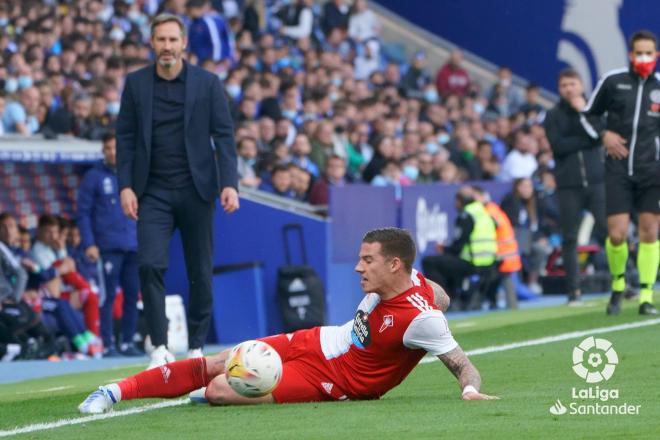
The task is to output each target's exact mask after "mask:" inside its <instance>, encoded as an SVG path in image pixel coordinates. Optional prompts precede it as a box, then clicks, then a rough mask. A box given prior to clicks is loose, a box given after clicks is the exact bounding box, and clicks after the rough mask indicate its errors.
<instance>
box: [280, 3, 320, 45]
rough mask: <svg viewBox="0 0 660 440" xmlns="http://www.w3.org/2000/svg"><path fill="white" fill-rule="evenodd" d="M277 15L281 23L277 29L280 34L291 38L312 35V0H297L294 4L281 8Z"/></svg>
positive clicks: (295, 38) (297, 38)
mask: <svg viewBox="0 0 660 440" xmlns="http://www.w3.org/2000/svg"><path fill="white" fill-rule="evenodd" d="M277 15H278V17H279V18H280V19H281V20H282V23H283V26H282V27H281V28H280V29H279V32H280V34H282V35H284V36H285V37H289V38H291V39H292V40H299V39H301V38H310V37H311V36H312V28H313V25H314V13H313V12H312V0H297V1H296V3H295V4H292V5H287V6H285V7H284V8H282V9H281V10H280V11H279V12H278V14H277Z"/></svg>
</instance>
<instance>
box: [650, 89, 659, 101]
mask: <svg viewBox="0 0 660 440" xmlns="http://www.w3.org/2000/svg"><path fill="white" fill-rule="evenodd" d="M649 98H650V99H651V101H652V102H654V103H656V104H660V89H654V90H651V93H650V94H649Z"/></svg>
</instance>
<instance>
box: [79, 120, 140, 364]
mask: <svg viewBox="0 0 660 440" xmlns="http://www.w3.org/2000/svg"><path fill="white" fill-rule="evenodd" d="M116 166H117V160H116V139H115V135H114V133H111V132H109V133H106V134H105V135H104V136H103V161H102V162H100V163H98V164H96V166H94V167H93V168H92V169H90V170H89V171H87V173H85V176H84V177H83V180H82V182H81V184H80V189H79V190H78V212H77V220H78V225H79V227H80V236H81V247H82V249H84V253H85V256H86V257H87V258H88V259H89V260H90V261H92V262H94V263H95V262H96V261H98V260H99V259H100V261H101V266H102V267H103V268H104V272H103V274H102V276H103V277H104V281H105V282H104V285H105V301H104V303H103V306H102V307H101V336H102V338H103V345H104V347H105V349H104V352H103V355H104V356H108V357H112V356H118V355H119V354H120V353H121V354H122V355H125V356H139V355H142V353H141V352H140V351H139V350H138V349H137V348H136V347H135V346H134V344H133V336H134V334H135V330H136V325H137V300H138V291H139V281H138V265H137V232H136V222H135V221H134V220H132V219H130V218H128V217H126V216H125V215H124V213H123V211H122V208H121V204H120V203H119V188H118V186H117V172H116ZM119 287H121V289H122V291H123V293H124V300H123V314H122V324H121V328H122V329H121V340H120V341H113V337H112V334H113V320H112V309H113V304H114V300H115V295H116V293H117V288H119ZM115 342H116V344H115ZM117 349H119V351H118V350H117Z"/></svg>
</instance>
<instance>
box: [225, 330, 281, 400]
mask: <svg viewBox="0 0 660 440" xmlns="http://www.w3.org/2000/svg"><path fill="white" fill-rule="evenodd" d="M225 374H226V375H227V381H228V382H229V385H230V386H231V387H232V388H233V389H234V391H236V392H237V393H238V394H240V395H241V396H245V397H260V396H265V395H266V394H268V393H270V392H272V391H273V390H274V389H275V387H276V386H277V385H278V384H279V382H280V379H281V378H282V360H281V359H280V355H279V354H278V353H277V351H275V349H274V348H273V347H271V346H270V345H268V344H266V343H265V342H261V341H245V342H241V343H240V344H238V345H236V346H235V347H234V348H232V349H231V352H230V353H229V357H228V358H227V360H226V362H225Z"/></svg>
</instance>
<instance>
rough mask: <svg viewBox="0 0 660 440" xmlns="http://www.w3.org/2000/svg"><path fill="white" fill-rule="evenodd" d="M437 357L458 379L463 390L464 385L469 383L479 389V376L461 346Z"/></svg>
mask: <svg viewBox="0 0 660 440" xmlns="http://www.w3.org/2000/svg"><path fill="white" fill-rule="evenodd" d="M438 358H439V359H440V360H441V361H442V363H443V364H445V366H446V367H447V368H448V369H449V371H451V373H452V374H453V375H454V376H455V377H456V379H458V383H459V385H460V387H461V389H462V390H464V389H465V387H466V386H468V385H471V386H473V387H474V388H475V389H476V390H477V391H479V388H480V387H481V376H480V375H479V372H478V371H477V369H476V368H475V367H474V365H472V362H470V359H468V357H467V356H466V354H465V353H464V352H463V350H462V349H461V347H456V348H454V349H453V350H451V351H448V352H447V353H445V354H441V355H440V356H438Z"/></svg>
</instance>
